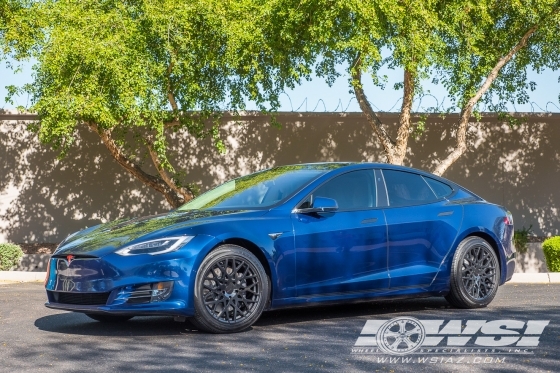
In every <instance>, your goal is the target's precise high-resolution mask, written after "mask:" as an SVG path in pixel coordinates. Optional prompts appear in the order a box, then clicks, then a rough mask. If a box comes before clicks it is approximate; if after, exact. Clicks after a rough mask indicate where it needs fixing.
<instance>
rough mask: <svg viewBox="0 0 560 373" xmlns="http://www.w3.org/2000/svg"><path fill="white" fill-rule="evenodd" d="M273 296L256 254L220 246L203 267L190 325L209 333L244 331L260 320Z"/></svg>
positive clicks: (196, 284)
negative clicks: (270, 295)
mask: <svg viewBox="0 0 560 373" xmlns="http://www.w3.org/2000/svg"><path fill="white" fill-rule="evenodd" d="M224 275H225V276H224ZM269 294H270V285H269V279H268V277H267V275H266V272H265V270H264V268H263V266H262V264H261V262H259V260H258V259H257V258H256V257H255V256H254V255H253V254H252V253H250V252H249V251H248V250H245V249H244V248H242V247H240V246H236V245H223V246H220V247H218V248H216V249H215V250H213V251H211V252H210V253H209V254H208V256H207V257H206V258H205V259H204V261H203V262H202V264H201V265H200V268H199V270H198V273H197V275H196V279H195V288H194V307H195V315H194V317H192V318H191V319H189V321H190V322H191V323H192V324H193V325H195V326H196V327H197V328H198V329H199V330H202V331H206V332H209V333H235V332H240V331H243V330H245V329H247V328H249V327H250V326H251V325H253V324H254V323H255V322H256V321H257V320H258V319H259V317H260V316H261V314H262V311H263V309H264V307H265V305H266V304H267V302H268V298H269Z"/></svg>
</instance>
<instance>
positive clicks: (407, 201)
mask: <svg viewBox="0 0 560 373" xmlns="http://www.w3.org/2000/svg"><path fill="white" fill-rule="evenodd" d="M383 176H384V177H385V184H386V185H387V193H388V194H389V206H390V207H398V206H409V205H417V204H420V203H429V202H432V201H435V200H437V199H438V198H437V197H436V196H435V195H434V192H432V190H431V189H430V187H429V186H428V184H426V182H425V181H424V178H422V176H420V175H417V174H413V173H410V172H402V171H394V170H383Z"/></svg>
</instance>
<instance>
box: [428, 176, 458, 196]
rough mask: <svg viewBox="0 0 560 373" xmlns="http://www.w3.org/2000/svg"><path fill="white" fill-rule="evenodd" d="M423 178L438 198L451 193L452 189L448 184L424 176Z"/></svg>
mask: <svg viewBox="0 0 560 373" xmlns="http://www.w3.org/2000/svg"><path fill="white" fill-rule="evenodd" d="M424 180H426V182H427V183H428V185H430V188H432V190H433V191H434V193H435V194H436V196H437V197H438V198H443V197H447V196H448V195H450V194H451V193H453V189H452V188H451V187H450V186H449V185H447V184H444V183H442V182H441V181H437V180H434V179H431V178H429V177H424Z"/></svg>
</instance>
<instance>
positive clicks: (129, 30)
mask: <svg viewBox="0 0 560 373" xmlns="http://www.w3.org/2000/svg"><path fill="white" fill-rule="evenodd" d="M250 4H251V3H250V2H249V1H246V2H231V3H229V2H226V3H224V2H222V1H219V0H196V1H190V2H177V1H173V0H165V1H160V0H157V1H156V0H144V1H132V2H122V1H118V0H103V1H99V0H45V1H37V2H34V3H32V4H28V6H27V7H26V10H27V12H26V13H25V15H22V16H21V17H22V18H23V17H32V19H34V20H41V21H37V24H36V25H35V28H34V30H36V31H35V32H34V33H24V34H19V35H15V34H12V35H11V41H12V43H16V42H17V43H19V44H20V45H32V47H31V48H27V49H24V50H25V51H27V52H28V53H30V55H31V56H32V57H33V58H35V59H36V61H37V63H36V64H35V66H34V84H33V85H32V86H30V87H27V88H28V89H29V90H30V93H31V94H32V98H33V105H32V110H34V111H36V112H37V113H38V114H39V116H40V119H41V120H40V124H39V125H38V127H37V130H38V134H39V138H40V139H41V140H42V141H43V142H47V143H50V144H52V145H53V146H54V147H55V148H57V149H59V150H60V151H61V152H62V154H64V152H65V150H66V149H68V147H70V146H72V144H73V142H74V140H75V136H76V129H77V127H78V126H82V125H85V126H87V127H89V128H90V129H91V130H92V131H94V132H95V133H97V134H98V135H99V137H100V138H101V140H102V142H103V144H104V145H105V146H106V147H107V149H108V150H109V152H110V153H111V155H112V156H113V157H114V158H115V160H116V161H117V162H118V163H119V164H120V165H121V166H122V167H124V168H125V169H126V170H127V171H128V172H130V173H131V174H132V175H134V176H135V177H136V178H138V179H139V180H141V181H142V182H143V183H145V184H146V185H148V186H150V187H152V188H153V189H155V190H157V191H158V192H160V193H162V194H163V195H164V196H165V198H166V199H167V201H168V202H169V203H170V204H171V205H172V206H174V207H177V206H179V205H180V204H182V203H184V202H185V201H188V200H190V199H191V198H193V196H194V194H195V193H196V188H195V187H193V186H192V185H189V184H188V183H186V182H185V181H184V177H181V175H180V170H175V168H174V166H173V165H172V162H171V160H170V159H169V157H168V156H167V152H168V145H167V138H166V136H167V134H168V133H170V132H172V131H177V130H179V129H187V130H188V131H189V132H190V133H191V134H194V135H196V136H200V137H202V136H208V135H210V136H212V135H214V137H215V140H216V145H217V146H218V148H220V147H221V146H223V145H222V144H221V143H220V140H219V139H218V138H217V136H215V135H216V134H217V127H216V123H215V122H214V123H213V120H214V119H216V117H217V115H219V114H220V113H221V112H223V111H224V110H238V109H243V108H244V103H245V101H246V98H247V97H248V98H249V99H251V100H253V101H255V102H256V103H257V104H258V105H260V106H261V107H262V108H263V109H264V105H265V103H266V104H270V105H272V106H271V107H272V108H273V109H274V108H275V107H276V106H277V99H276V97H277V96H278V94H279V91H278V90H277V89H276V88H275V86H274V83H273V81H272V80H270V81H267V76H269V75H266V74H265V73H266V69H267V66H266V64H261V65H260V66H263V67H264V69H265V71H260V70H259V69H255V68H253V67H252V66H251V65H250V64H248V63H246V62H247V61H244V60H243V59H244V58H246V56H244V55H243V54H239V53H238V52H239V51H241V50H243V45H244V44H246V43H247V42H249V41H250V39H251V34H250V33H251V29H254V28H255V27H256V25H257V23H256V21H257V20H258V14H253V15H254V16H256V18H255V19H252V22H251V23H250V24H249V23H248V22H239V23H231V22H230V21H231V20H232V17H234V16H235V15H239V14H243V13H244V12H245V11H246V8H247V7H250ZM248 20H249V19H248V18H247V17H245V21H248ZM247 26H250V27H247ZM20 57H22V58H23V57H24V56H20ZM265 75H266V76H265ZM272 76H273V75H272ZM259 88H262V89H259ZM12 93H17V90H16V89H15V88H13V89H12ZM275 105H276V106H275ZM143 153H148V154H149V158H150V159H151V161H152V163H153V166H154V167H155V169H156V170H157V173H155V174H154V173H150V172H149V171H148V169H149V168H146V166H144V165H143V164H142V162H141V158H142V154H143Z"/></svg>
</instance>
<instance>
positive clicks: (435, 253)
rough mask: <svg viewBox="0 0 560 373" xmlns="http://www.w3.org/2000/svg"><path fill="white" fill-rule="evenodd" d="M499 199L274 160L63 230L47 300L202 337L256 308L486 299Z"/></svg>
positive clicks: (496, 279)
mask: <svg viewBox="0 0 560 373" xmlns="http://www.w3.org/2000/svg"><path fill="white" fill-rule="evenodd" d="M512 235H513V220H512V216H511V214H510V213H509V212H508V211H507V210H506V209H504V208H503V207H501V206H498V205H495V204H492V203H489V202H486V201H485V200H483V199H482V198H480V197H478V196H477V195H475V194H473V193H471V192H469V191H468V190H466V189H464V188H462V187H460V186H459V185H457V184H455V183H453V182H451V181H449V180H446V179H442V178H440V177H436V176H434V175H432V174H429V173H426V172H422V171H419V170H415V169H411V168H406V167H399V166H392V165H387V164H375V163H370V164H367V163H317V164H300V165H292V166H282V167H275V168H271V169H268V170H265V171H260V172H257V173H254V174H251V175H248V176H243V177H240V178H237V179H234V180H231V181H228V182H226V183H224V184H222V185H220V186H218V187H216V188H214V189H212V190H210V191H208V192H206V193H204V194H202V195H201V196H199V197H197V198H195V199H193V200H192V201H190V202H188V203H186V204H185V205H183V206H181V207H180V208H178V209H176V210H174V211H171V212H169V213H165V214H161V215H155V216H149V217H144V218H135V219H130V220H119V221H115V222H111V223H107V224H101V225H98V226H95V227H91V228H87V229H84V230H82V231H79V232H77V233H74V234H73V235H70V236H69V237H68V238H67V239H66V240H65V241H64V242H62V243H61V244H60V246H59V247H58V249H57V250H56V251H55V253H54V254H53V255H52V258H51V259H50V261H49V269H48V272H47V278H46V289H47V296H48V302H47V303H46V306H47V307H49V308H54V309H60V310H69V311H76V312H83V313H85V314H86V315H88V316H89V317H91V318H92V319H95V320H98V321H124V320H128V319H130V318H132V317H133V316H136V315H170V316H175V317H176V318H177V319H183V318H185V317H188V318H190V320H191V321H192V323H194V324H195V325H196V326H197V327H198V328H199V329H201V330H205V331H208V332H213V333H227V332H237V331H241V330H244V329H246V328H248V327H249V326H250V325H252V324H253V323H254V322H255V321H256V320H257V319H258V318H259V317H260V315H261V313H262V312H263V311H264V310H270V309H278V308H283V307H296V306H307V305H317V304H321V303H332V302H340V303H350V302H355V301H364V300H371V299H379V298H394V297H420V296H422V297H425V296H445V297H446V299H447V300H448V301H449V302H450V303H451V304H452V305H454V306H456V307H461V308H477V307H484V306H486V305H488V304H489V303H490V302H491V301H492V299H493V298H494V296H495V295H496V292H497V291H498V286H499V285H501V284H504V283H505V282H506V281H508V280H509V279H510V278H511V276H512V274H513V271H514V267H515V262H514V256H515V251H514V248H513V245H512Z"/></svg>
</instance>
